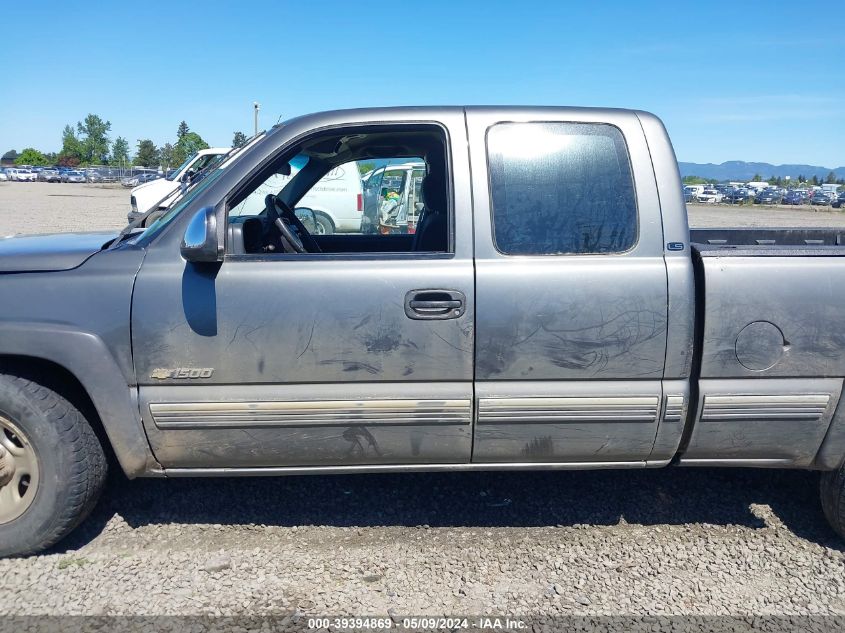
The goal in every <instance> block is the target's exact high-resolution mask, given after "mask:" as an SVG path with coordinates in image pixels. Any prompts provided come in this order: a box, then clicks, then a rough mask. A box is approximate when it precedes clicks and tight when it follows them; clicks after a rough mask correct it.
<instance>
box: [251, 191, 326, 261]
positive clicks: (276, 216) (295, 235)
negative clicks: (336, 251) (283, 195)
mask: <svg viewBox="0 0 845 633" xmlns="http://www.w3.org/2000/svg"><path fill="white" fill-rule="evenodd" d="M264 205H265V206H266V207H267V213H268V214H269V216H270V219H271V220H272V222H273V224H275V225H276V228H277V229H279V233H281V234H282V239H283V240H284V241H285V242H287V243H288V245H289V246H290V248H291V249H292V251H290V252H294V253H322V252H323V251H322V250H321V249H320V246H319V244H317V242H316V241H315V240H314V238H313V237H312V236H311V234H310V233H309V232H308V229H306V228H305V225H304V224H302V221H301V220H300V219H299V218H298V217H296V214H295V213H294V212H293V209H291V208H290V207H289V206H288V205H287V204H285V203H284V202H283V201H282V200H280V199H279V197H278V196H274V195H273V194H272V193H271V194H268V195H267V197H266V198H265V199H264ZM291 226H293V229H294V230H292V229H291ZM285 250H287V249H285Z"/></svg>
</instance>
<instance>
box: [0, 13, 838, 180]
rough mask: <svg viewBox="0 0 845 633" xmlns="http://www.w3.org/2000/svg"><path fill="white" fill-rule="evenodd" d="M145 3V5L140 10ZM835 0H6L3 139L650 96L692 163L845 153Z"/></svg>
mask: <svg viewBox="0 0 845 633" xmlns="http://www.w3.org/2000/svg"><path fill="white" fill-rule="evenodd" d="M136 7H140V8H136ZM843 8H845V7H842V6H837V3H832V2H816V1H814V0H809V1H806V2H802V3H794V2H790V3H786V2H779V1H772V2H760V3H756V2H720V1H715V2H705V3H701V2H698V3H689V4H686V3H682V2H666V3H649V2H632V1H623V2H534V1H532V0H521V1H520V2H496V1H491V0H488V1H485V2H469V1H461V0H450V1H441V0H423V1H419V0H417V1H414V2H401V1H399V0H397V1H395V2H353V1H349V0H347V1H345V2H319V1H313V0H312V1H307V0H301V1H299V2H288V1H276V2H249V1H246V0H245V1H241V2H213V1H206V2H201V3H200V2H198V3H194V2H191V3H184V5H183V4H182V3H179V2H168V3H165V2H156V1H144V2H138V3H109V4H106V3H102V4H101V3H95V2H87V3H76V2H68V1H67V0H60V1H58V2H55V1H53V0H47V1H38V2H4V3H3V9H2V19H0V41H2V42H3V44H4V51H5V55H4V57H5V59H4V60H3V63H2V68H0V152H5V151H6V150H8V149H13V148H14V149H17V150H19V151H20V150H21V149H22V148H23V147H25V146H35V147H37V148H39V149H42V150H45V151H50V150H53V151H55V150H58V149H59V147H60V145H61V140H60V136H61V129H62V127H63V126H64V125H65V123H75V122H76V121H79V120H81V119H82V118H84V117H85V115H86V114H87V113H89V112H94V113H97V114H99V115H100V116H102V117H103V118H105V119H108V120H110V121H111V124H112V138H114V137H115V136H117V135H121V136H124V137H125V138H127V139H128V140H129V142H130V144H131V145H132V146H133V148H134V146H135V144H136V142H137V139H139V138H151V139H153V141H154V142H155V143H156V144H158V145H161V144H163V143H164V142H166V141H173V139H174V137H175V134H176V127H177V125H178V123H179V121H180V120H182V119H185V120H186V121H187V122H188V124H189V125H190V127H191V129H192V130H194V131H196V132H199V133H200V134H201V135H202V136H203V137H204V138H205V139H206V140H207V141H208V142H209V143H211V144H214V145H228V144H230V143H231V139H232V133H233V132H234V131H235V130H242V131H244V132H247V133H250V132H251V130H252V102H253V101H258V102H260V103H261V106H262V107H261V119H260V124H261V127H269V125H271V124H273V123H275V122H276V121H277V120H278V119H279V118H280V117H281V118H282V119H284V118H288V117H291V116H295V115H298V114H303V113H306V112H312V111H316V110H325V109H334V108H345V107H359V106H376V105H406V104H418V105H431V104H457V105H465V104H532V105H585V106H593V105H595V106H614V107H631V108H641V109H646V110H650V111H652V112H654V113H655V114H657V115H658V116H660V117H661V118H662V119H663V120H664V122H665V123H666V126H667V128H668V129H669V133H670V134H671V136H672V139H673V142H674V145H675V150H676V153H677V155H678V158H679V159H680V160H684V161H694V162H722V161H725V160H734V159H735V160H749V161H765V162H771V163H777V164H779V163H810V164H818V165H823V166H826V167H838V166H840V165H845V11H843Z"/></svg>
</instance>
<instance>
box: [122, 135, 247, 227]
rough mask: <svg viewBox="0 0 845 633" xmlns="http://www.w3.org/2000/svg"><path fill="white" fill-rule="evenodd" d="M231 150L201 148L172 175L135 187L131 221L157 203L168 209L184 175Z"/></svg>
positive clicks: (132, 197) (131, 201)
mask: <svg viewBox="0 0 845 633" xmlns="http://www.w3.org/2000/svg"><path fill="white" fill-rule="evenodd" d="M230 150H231V148H229V147H211V148H209V149H201V150H200V151H198V152H197V153H196V154H194V155H193V156H191V157H190V158H189V159H188V160H186V161H185V162H184V163H182V164H181V165H180V166H179V168H178V169H176V171H174V172H173V173H172V174H171V175H170V176H168V177H166V178H159V179H158V180H152V181H150V182H145V183H144V184H142V185H138V186H137V187H135V188H133V189H132V191H131V193H130V195H129V205H130V207H131V209H130V211H129V215H128V218H129V222H133V221H134V220H135V219H137V218H139V217H140V216H142V215H144V214H145V213H146V212H147V211H149V210H150V209H151V208H152V207H153V206H154V205H156V204H158V205H159V208H160V209H166V208H167V207H168V206H169V205H170V201H171V200H170V198H171V197H172V194H175V193H177V192H178V191H179V187H180V186H181V184H182V177H183V176H185V175H189V174H191V173H196V172H198V171H200V170H202V169H204V168H206V167H208V166H209V165H210V164H211V163H213V162H214V161H215V160H220V158H221V157H222V156H223V155H224V154H227V153H228V152H229V151H230Z"/></svg>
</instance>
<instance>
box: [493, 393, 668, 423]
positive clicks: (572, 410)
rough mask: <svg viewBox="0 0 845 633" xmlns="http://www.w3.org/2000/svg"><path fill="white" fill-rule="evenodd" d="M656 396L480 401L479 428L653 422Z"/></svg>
mask: <svg viewBox="0 0 845 633" xmlns="http://www.w3.org/2000/svg"><path fill="white" fill-rule="evenodd" d="M658 402H659V398H658V397H657V396H619V397H617V396H600V397H589V398H578V397H562V398H543V397H529V398H479V400H478V424H479V425H480V426H481V425H485V424H502V423H509V424H518V423H543V422H551V423H554V422H602V421H612V422H654V421H655V420H656V419H657V409H658Z"/></svg>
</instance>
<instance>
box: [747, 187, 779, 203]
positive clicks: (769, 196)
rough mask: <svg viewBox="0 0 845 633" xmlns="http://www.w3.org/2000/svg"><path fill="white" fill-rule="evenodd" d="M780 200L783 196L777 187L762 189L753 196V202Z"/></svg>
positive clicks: (775, 201) (776, 201)
mask: <svg viewBox="0 0 845 633" xmlns="http://www.w3.org/2000/svg"><path fill="white" fill-rule="evenodd" d="M781 200H783V196H781V194H780V192H779V191H778V190H777V189H763V190H762V191H760V192H759V193H757V195H756V196H754V202H755V204H780V202H781Z"/></svg>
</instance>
